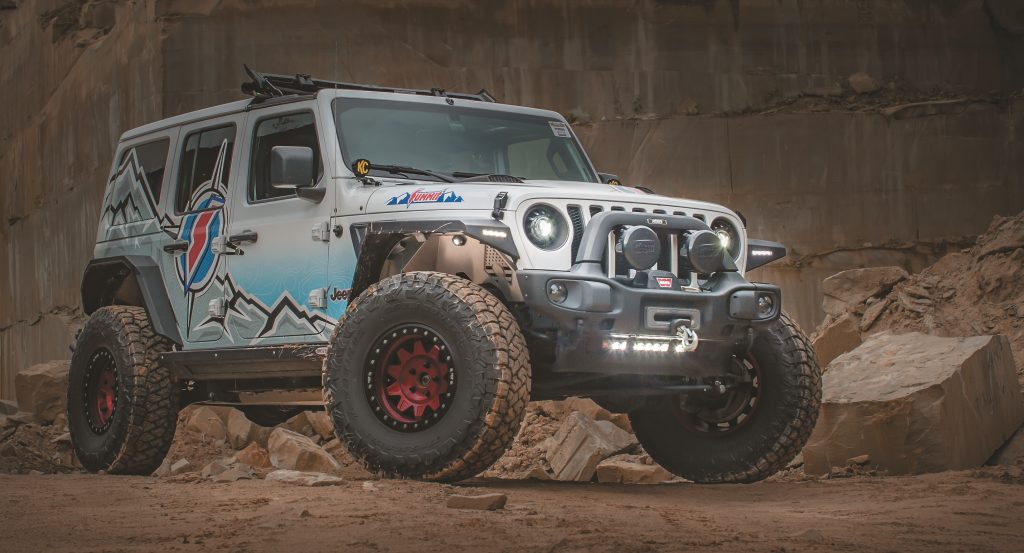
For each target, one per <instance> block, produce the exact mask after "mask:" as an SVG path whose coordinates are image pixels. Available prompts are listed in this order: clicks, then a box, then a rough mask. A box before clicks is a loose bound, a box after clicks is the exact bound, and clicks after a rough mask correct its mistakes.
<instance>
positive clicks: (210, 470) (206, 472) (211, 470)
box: [200, 461, 228, 479]
mask: <svg viewBox="0 0 1024 553" xmlns="http://www.w3.org/2000/svg"><path fill="white" fill-rule="evenodd" d="M226 470H228V467H227V466H226V465H225V464H224V463H221V462H220V461H212V462H210V463H207V465H206V466H205V467H203V470H202V471H200V473H201V474H202V475H203V478H207V479H212V478H213V477H214V476H217V475H218V474H220V473H222V472H224V471H226Z"/></svg>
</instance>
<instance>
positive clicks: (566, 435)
mask: <svg viewBox="0 0 1024 553" xmlns="http://www.w3.org/2000/svg"><path fill="white" fill-rule="evenodd" d="M636 445H637V440H636V437H635V436H633V435H632V434H630V433H629V432H626V431H625V430H623V429H621V428H619V427H618V426H616V425H615V424H614V423H612V422H611V421H595V420H594V419H592V418H590V417H588V416H587V415H585V414H583V413H580V412H578V411H574V412H573V413H571V414H570V415H569V416H567V417H566V418H565V420H563V421H562V426H561V427H560V428H559V429H558V432H556V433H555V435H554V436H553V437H552V438H551V441H550V442H549V443H548V448H547V454H546V457H547V460H548V463H549V464H550V465H551V470H552V472H553V477H554V479H555V480H570V481H578V482H589V481H590V479H591V478H593V476H594V473H595V472H596V471H597V465H598V463H600V462H601V461H603V460H605V459H607V458H608V457H611V456H612V455H615V454H618V453H622V452H623V451H626V450H627V449H630V448H632V447H635V446H636Z"/></svg>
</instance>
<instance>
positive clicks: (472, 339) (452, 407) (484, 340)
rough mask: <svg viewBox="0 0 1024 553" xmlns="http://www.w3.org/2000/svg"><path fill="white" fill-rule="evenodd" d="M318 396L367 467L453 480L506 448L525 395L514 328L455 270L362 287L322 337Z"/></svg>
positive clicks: (521, 343)
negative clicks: (324, 348)
mask: <svg viewBox="0 0 1024 553" xmlns="http://www.w3.org/2000/svg"><path fill="white" fill-rule="evenodd" d="M323 384H324V403H325V404H326V406H327V411H328V413H330V415H331V418H332V420H333V422H334V428H335V433H336V434H337V436H338V438H339V439H340V440H341V441H342V442H343V443H344V444H345V445H346V447H347V448H348V450H349V452H350V453H351V454H352V456H353V457H354V458H356V459H358V460H359V461H360V462H361V463H362V464H363V465H364V466H365V467H366V468H367V469H369V470H371V471H374V472H379V473H383V474H384V475H387V476H393V477H407V478H419V479H423V480H433V481H447V482H451V481H457V480H463V479H465V478H470V477H472V476H475V475H476V474H478V473H479V472H481V471H483V470H485V469H486V468H487V467H489V466H491V465H492V464H493V463H494V462H495V461H497V460H498V458H500V457H501V456H502V455H503V454H504V452H505V451H506V450H507V449H508V448H509V446H511V445H512V440H513V439H514V438H515V435H516V433H517V432H518V430H519V425H520V423H521V422H522V420H523V415H524V414H525V412H526V404H527V403H528V402H529V399H530V360H529V353H528V351H527V348H526V341H525V340H524V339H523V335H522V332H521V331H520V329H519V325H518V324H517V323H516V320H515V317H514V316H513V315H512V313H511V312H509V310H508V309H507V308H506V307H505V306H504V305H503V304H502V303H501V302H500V301H499V300H498V298H496V297H495V296H494V295H492V294H491V293H489V292H488V291H486V290H484V289H483V288H481V287H480V286H477V285H476V284H473V283H472V282H469V281H467V280H464V279H462V278H458V277H454V276H451V275H447V274H443V273H434V272H414V273H404V274H399V275H395V276H392V277H389V278H386V279H384V280H382V281H380V282H378V283H377V284H374V285H372V286H370V287H369V288H368V289H367V290H366V291H365V292H363V293H362V294H361V295H360V296H359V297H358V298H356V300H355V301H354V302H353V303H352V305H351V306H349V308H348V310H347V311H346V313H345V315H344V316H343V317H342V319H341V320H340V321H338V325H337V327H336V329H335V331H334V335H333V336H332V337H331V341H330V344H329V345H328V351H327V359H326V362H325V363H324V373H323Z"/></svg>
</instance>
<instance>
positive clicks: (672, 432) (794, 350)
mask: <svg viewBox="0 0 1024 553" xmlns="http://www.w3.org/2000/svg"><path fill="white" fill-rule="evenodd" d="M738 362H740V363H741V364H740V365H738V366H741V367H745V368H746V370H749V372H750V374H752V375H754V377H755V379H754V380H753V382H756V387H753V386H752V388H753V389H754V390H756V392H753V393H751V394H750V397H749V398H740V401H738V402H736V403H735V404H734V405H738V406H739V407H738V408H736V409H735V410H733V408H732V407H731V406H727V408H725V409H722V410H721V411H718V412H729V413H730V414H728V415H726V416H725V417H724V418H725V419H727V420H711V421H709V420H707V419H708V418H709V417H708V415H707V413H711V412H715V411H714V409H704V410H701V411H699V412H696V413H695V412H693V411H695V410H694V409H690V410H687V409H685V408H684V407H683V406H681V405H680V398H678V397H676V398H659V399H658V400H656V401H652V402H650V403H648V404H646V405H645V406H644V407H643V408H641V409H639V410H636V411H634V412H632V413H630V416H629V418H630V423H632V425H633V429H634V430H635V431H636V435H637V438H639V440H640V443H641V444H642V445H643V447H644V449H645V450H647V452H648V453H649V454H650V455H651V457H652V458H653V459H654V460H655V461H657V462H658V464H660V465H661V466H663V467H665V468H666V469H668V470H669V471H671V472H672V473H674V474H676V475H677V476H681V477H683V478H686V479H688V480H692V481H694V482H700V483H717V482H756V481H758V480H762V479H764V478H767V477H768V476H771V475H772V474H774V473H776V472H778V471H779V470H781V469H782V468H784V467H785V466H786V464H787V463H789V462H790V461H792V460H793V458H794V457H796V455H797V454H798V453H800V450H801V449H803V446H804V444H806V443H807V440H808V438H810V436H811V431H812V430H814V425H815V423H816V422H817V420H818V409H819V407H820V405H821V370H820V368H819V367H818V362H817V359H816V358H815V356H814V349H813V348H812V347H811V344H810V341H809V340H808V339H807V336H805V335H804V334H803V332H801V330H800V328H799V327H797V325H796V323H795V322H793V320H792V319H790V318H789V317H788V316H787V315H785V314H783V315H782V316H781V317H780V318H779V319H778V320H776V321H774V322H771V323H768V324H765V325H760V326H757V327H755V331H754V343H753V346H752V347H751V350H750V357H749V358H748V359H746V360H738ZM747 399H749V401H747ZM745 401H746V403H744V402H745ZM733 413H739V415H738V416H736V417H735V418H733V417H732V414H733Z"/></svg>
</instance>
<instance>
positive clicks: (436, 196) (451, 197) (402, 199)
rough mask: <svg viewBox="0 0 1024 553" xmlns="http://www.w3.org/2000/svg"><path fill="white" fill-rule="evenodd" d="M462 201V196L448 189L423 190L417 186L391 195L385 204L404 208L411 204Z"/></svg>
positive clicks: (455, 202)
mask: <svg viewBox="0 0 1024 553" xmlns="http://www.w3.org/2000/svg"><path fill="white" fill-rule="evenodd" d="M461 202H462V196H459V195H458V194H456V193H455V192H453V191H451V190H448V189H447V188H445V189H443V190H424V189H422V188H419V189H417V190H413V191H412V192H406V193H404V194H399V195H397V196H392V197H391V199H389V200H388V202H387V205H404V206H405V207H406V209H408V207H409V206H411V205H412V204H457V203H461Z"/></svg>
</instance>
